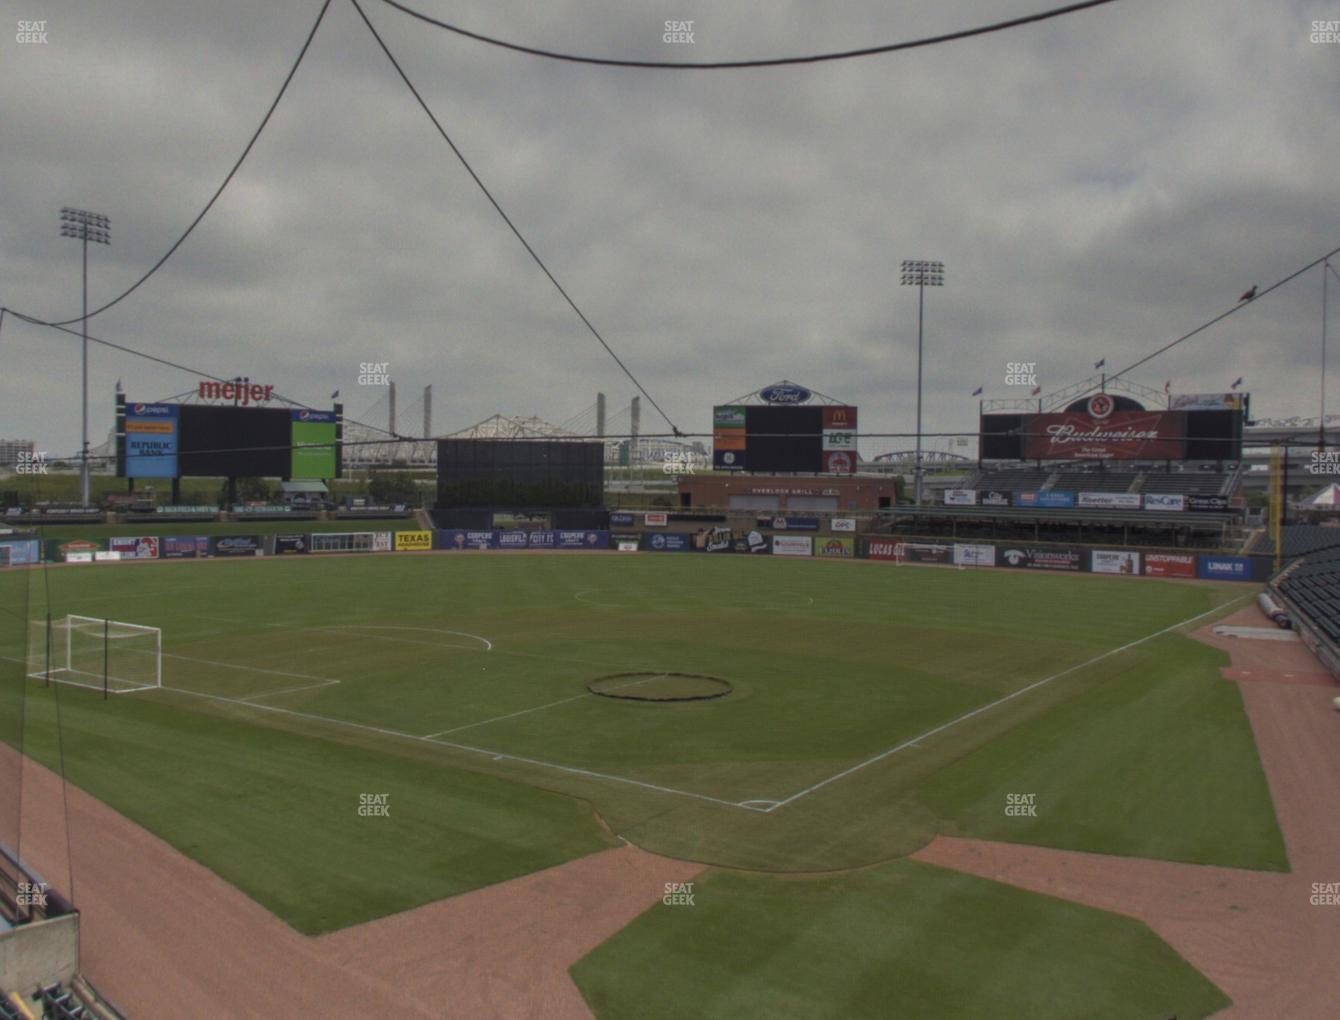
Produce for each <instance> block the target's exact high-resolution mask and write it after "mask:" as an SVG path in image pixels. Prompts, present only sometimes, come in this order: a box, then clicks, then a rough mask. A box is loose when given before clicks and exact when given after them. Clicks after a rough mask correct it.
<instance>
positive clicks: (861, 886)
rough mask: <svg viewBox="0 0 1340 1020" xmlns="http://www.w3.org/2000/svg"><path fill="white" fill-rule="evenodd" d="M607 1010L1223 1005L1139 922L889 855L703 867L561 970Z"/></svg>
mask: <svg viewBox="0 0 1340 1020" xmlns="http://www.w3.org/2000/svg"><path fill="white" fill-rule="evenodd" d="M571 973H572V976H573V979H574V980H575V981H576V982H577V986H578V987H579V988H580V989H581V991H582V994H583V995H584V996H585V997H586V1000H587V1002H588V1003H589V1004H590V1006H591V1008H592V1010H593V1011H594V1012H595V1014H596V1015H597V1016H599V1017H602V1018H608V1020H623V1018H631V1017H638V1018H640V1020H655V1018H666V1020H671V1018H674V1020H678V1018H681V1017H688V1016H692V1017H705V1018H712V1017H721V1018H725V1017H744V1016H751V1017H754V1016H757V1017H770V1018H779V1020H781V1018H791V1017H794V1018H798V1020H799V1018H805V1020H818V1018H824V1017H833V1018H864V1017H870V1018H875V1017H879V1018H884V1017H924V1018H949V1017H963V1018H971V1020H976V1018H981V1017H1029V1018H1032V1020H1046V1018H1055V1020H1078V1018H1084V1017H1092V1018H1109V1017H1149V1018H1160V1020H1161V1018H1166V1017H1173V1016H1175V1017H1179V1018H1181V1020H1190V1018H1196V1017H1206V1016H1209V1015H1210V1014H1211V1013H1214V1012H1216V1011H1217V1010H1219V1009H1222V1008H1223V1007H1224V1006H1227V1005H1228V1004H1229V1000H1228V999H1227V998H1226V997H1225V996H1224V995H1223V993H1222V992H1220V991H1219V989H1217V988H1216V987H1215V986H1214V985H1212V984H1211V983H1210V982H1209V981H1207V980H1206V979H1205V978H1204V977H1202V976H1201V975H1200V974H1199V973H1198V972H1197V971H1195V970H1194V969H1193V968H1192V967H1191V966H1190V965H1188V964H1187V963H1186V961H1185V960H1183V959H1182V958H1181V957H1180V956H1178V955H1177V954H1176V953H1175V952H1174V951H1173V950H1172V949H1171V948H1169V947H1168V945H1167V944H1166V943H1164V942H1163V941H1162V940H1161V939H1159V938H1158V937H1157V936H1156V935H1154V934H1153V933H1152V932H1151V931H1150V930H1149V929H1148V928H1147V927H1146V926H1145V925H1144V924H1142V923H1141V922H1139V921H1136V920H1133V919H1131V918H1125V917H1119V916H1117V915H1114V914H1108V913H1105V912H1102V911H1098V910H1093V909H1090V908H1088V907H1082V906H1079V905H1077V904H1073V903H1067V902H1065V901H1063V900H1058V899H1052V898H1050V897H1045V896H1039V895H1035V894H1033V893H1028V892H1025V891H1023V890H1020V889H1016V888H1014V887H1012V886H1006V885H1000V884H997V883H994V882H989V881H987V880H985V879H980V878H976V877H973V876H969V875H964V874H960V873H957V872H951V871H946V870H942V869H940V868H936V867H934V866H932V865H928V864H923V863H920V862H917V861H896V862H892V863H889V864H884V865H880V866H878V867H875V868H871V869H867V870H863V871H858V872H853V873H848V874H845V875H841V876H832V877H824V878H812V879H795V878H792V879H778V878H772V877H766V876H758V875H743V874H734V873H729V872H720V871H717V872H713V873H710V874H709V875H707V876H706V877H705V878H704V879H703V880H701V881H699V882H697V883H695V884H694V889H693V904H692V905H691V906H688V905H679V906H666V905H658V906H656V907H653V908H652V909H651V910H649V911H647V912H646V913H644V914H643V915H642V916H641V917H639V918H638V919H637V920H636V921H634V922H633V923H632V924H631V925H629V926H628V927H627V928H625V929H624V930H623V931H621V932H619V933H618V934H617V935H615V936H614V937H613V938H611V939H609V940H607V941H606V942H604V943H603V944H602V945H600V946H599V947H598V948H596V949H595V950H594V951H593V952H592V953H590V954H589V955H587V956H586V957H585V958H584V959H582V960H581V961H579V962H578V963H577V964H576V965H575V966H574V967H573V968H572V970H571Z"/></svg>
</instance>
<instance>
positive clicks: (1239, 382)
mask: <svg viewBox="0 0 1340 1020" xmlns="http://www.w3.org/2000/svg"><path fill="white" fill-rule="evenodd" d="M1241 385H1242V376H1238V378H1237V379H1236V380H1235V381H1234V383H1233V385H1232V386H1230V387H1229V389H1233V390H1236V389H1237V388H1238V387H1239V386H1241Z"/></svg>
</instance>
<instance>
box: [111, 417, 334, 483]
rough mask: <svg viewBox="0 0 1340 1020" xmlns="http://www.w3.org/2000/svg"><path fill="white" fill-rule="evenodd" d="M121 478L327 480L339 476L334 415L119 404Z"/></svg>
mask: <svg viewBox="0 0 1340 1020" xmlns="http://www.w3.org/2000/svg"><path fill="white" fill-rule="evenodd" d="M116 431H117V442H116V473H117V474H118V475H119V476H121V477H123V478H127V477H128V478H185V477H213V478H240V477H244V476H256V477H260V478H286V479H330V478H339V477H340V473H341V467H342V464H341V460H342V458H341V456H340V452H341V451H340V431H341V430H340V421H339V414H338V412H337V411H315V410H312V409H310V408H287V407H284V408H274V407H239V406H236V405H228V404H224V405H210V404H144V403H134V402H130V401H125V400H124V398H118V402H117V430H116Z"/></svg>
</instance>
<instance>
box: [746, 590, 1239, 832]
mask: <svg viewBox="0 0 1340 1020" xmlns="http://www.w3.org/2000/svg"><path fill="white" fill-rule="evenodd" d="M1250 597H1251V596H1250V595H1239V596H1238V597H1237V598H1235V599H1230V600H1229V601H1227V602H1223V603H1221V604H1219V605H1217V606H1215V607H1214V608H1213V609H1207V610H1206V611H1205V612H1203V613H1198V614H1197V615H1195V616H1192V617H1190V618H1188V619H1186V620H1183V621H1182V622H1181V623H1174V624H1173V625H1172V626H1171V627H1164V628H1163V629H1162V630H1160V631H1155V632H1154V633H1153V634H1148V635H1146V636H1145V637H1142V638H1138V639H1136V640H1135V641H1132V642H1130V643H1129V644H1124V645H1122V646H1121V647H1120V648H1113V649H1112V650H1111V651H1107V652H1103V653H1102V654H1101V655H1095V656H1094V657H1093V658H1092V659H1089V660H1088V661H1086V662H1081V663H1080V664H1079V665H1077V666H1070V667H1069V668H1067V669H1063V670H1061V672H1059V673H1053V674H1052V675H1051V676H1048V677H1043V678H1042V679H1041V680H1034V681H1033V682H1032V683H1031V684H1028V685H1027V686H1025V687H1020V688H1019V689H1018V690H1017V691H1011V692H1010V693H1009V694H1006V695H1005V696H1004V697H1002V698H997V699H996V700H995V701H990V702H987V703H986V704H985V705H981V706H979V707H977V708H974V709H973V710H972V711H971V712H965V713H963V715H961V716H959V717H958V718H957V719H950V720H949V722H946V723H941V724H940V725H939V726H936V727H934V728H933V729H929V730H927V731H926V732H925V733H922V734H919V735H918V736H915V737H912V738H911V739H910V740H904V741H903V742H902V743H901V744H899V745H897V746H896V747H891V748H889V749H888V750H887V751H881V752H880V753H879V754H877V755H875V756H874V757H873V758H867V759H866V760H865V761H862V762H857V763H856V764H855V765H853V766H851V767H850V768H846V769H843V770H842V771H841V772H838V773H836V774H834V775H831V776H829V777H828V778H827V779H821V780H819V782H817V783H815V784H814V785H813V786H807V787H805V789H803V790H801V791H800V792H799V793H793V794H791V796H789V797H787V798H786V799H785V800H779V801H778V802H777V803H775V804H774V805H773V806H772V807H770V808H766V809H764V812H765V813H767V812H772V811H776V810H777V809H778V808H782V807H786V805H788V804H790V803H792V802H793V801H797V800H800V798H801V797H805V796H808V795H809V794H811V793H814V792H815V791H816V790H820V789H822V788H823V787H825V786H827V785H828V784H829V783H834V782H837V780H839V779H843V778H845V777H847V776H849V775H851V774H852V773H853V772H859V771H860V770H861V769H863V768H865V767H866V766H867V765H873V764H875V762H877V761H883V760H884V759H885V758H887V757H889V756H890V755H894V754H897V753H898V752H899V751H902V750H905V749H906V748H909V747H912V746H914V745H916V744H918V743H920V742H921V741H923V740H925V739H926V738H927V737H930V736H934V735H935V734H937V733H942V732H944V731H945V730H947V729H949V728H950V727H951V726H957V725H958V724H959V723H961V722H964V721H965V720H968V719H971V718H972V717H973V716H977V715H981V714H982V713H983V712H989V711H990V710H991V709H993V708H995V707H996V706H997V705H1003V704H1005V702H1007V701H1010V700H1012V699H1014V698H1017V697H1019V695H1021V694H1027V693H1028V692H1029V691H1032V690H1036V689H1037V688H1039V687H1041V686H1043V685H1044V684H1049V683H1051V682H1052V681H1053V680H1057V679H1059V678H1061V677H1063V676H1066V675H1067V674H1070V673H1073V672H1075V670H1077V669H1083V668H1084V667H1086V666H1092V665H1093V664H1094V663H1095V662H1101V661H1102V660H1103V659H1106V658H1108V657H1109V656H1113V655H1117V654H1119V653H1121V652H1124V651H1127V650H1128V649H1131V648H1134V647H1135V646H1136V645H1142V644H1144V643H1145V642H1146V641H1152V640H1153V639H1154V638H1156V637H1162V636H1163V635H1164V634H1167V633H1169V632H1170V631H1174V630H1177V629H1178V628H1179V627H1185V626H1186V625H1187V624H1188V623H1195V622H1196V621H1197V620H1199V619H1202V618H1204V617H1206V616H1211V615H1213V614H1214V613H1217V612H1219V611H1220V610H1222V609H1224V608H1225V607H1227V606H1231V605H1232V604H1233V603H1234V602H1241V601H1242V600H1243V599H1245V598H1250Z"/></svg>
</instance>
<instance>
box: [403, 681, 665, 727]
mask: <svg viewBox="0 0 1340 1020" xmlns="http://www.w3.org/2000/svg"><path fill="white" fill-rule="evenodd" d="M665 675H666V674H664V673H657V674H656V675H655V676H648V677H643V678H642V679H641V680H632V681H629V682H628V683H626V684H618V685H617V686H615V687H611V688H609V690H611V691H621V690H623V689H624V688H625V687H636V686H637V685H638V684H645V683H650V682H651V681H653V680H659V679H661V677H663V676H665ZM594 697H596V693H595V691H582V693H581V694H574V695H572V696H571V697H567V698H559V699H558V700H557V701H550V702H548V703H546V704H543V705H536V706H535V707H534V708H523V709H521V710H520V711H519V712H508V713H507V714H506V715H495V716H494V717H493V718H491V719H481V720H479V722H472V723H466V724H465V725H464V726H453V727H452V728H451V729H449V730H440V731H439V732H437V733H429V734H428V735H427V736H426V737H424V738H423V739H424V740H435V739H436V738H438V737H445V736H446V735H447V734H448V733H459V732H461V730H472V729H474V728H475V727H476V726H487V725H488V724H489V723H495V722H502V721H503V720H504V719H515V718H516V717H517V716H519V715H530V713H532V712H543V711H544V710H545V709H546V708H554V707H555V706H557V705H566V704H568V703H569V702H573V701H581V700H582V699H583V698H594Z"/></svg>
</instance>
